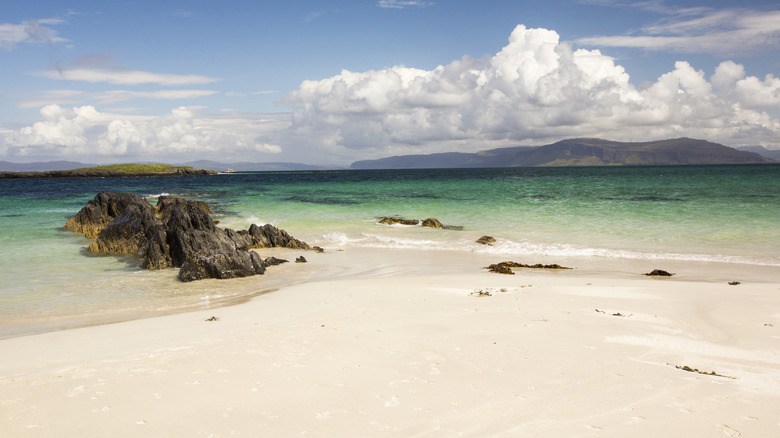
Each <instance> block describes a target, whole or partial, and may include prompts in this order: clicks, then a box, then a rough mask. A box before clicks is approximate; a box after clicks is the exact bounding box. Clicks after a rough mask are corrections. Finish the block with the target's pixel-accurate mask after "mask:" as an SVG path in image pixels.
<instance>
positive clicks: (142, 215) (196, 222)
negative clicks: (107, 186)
mask: <svg viewBox="0 0 780 438" xmlns="http://www.w3.org/2000/svg"><path fill="white" fill-rule="evenodd" d="M210 213H211V209H210V208H209V206H208V205H207V204H206V203H204V202H201V201H190V200H186V199H181V198H174V197H170V196H161V197H160V198H159V199H158V200H157V207H153V206H152V205H150V204H149V203H148V202H146V201H145V200H144V199H143V198H141V197H139V196H137V195H133V194H130V193H112V192H103V193H99V194H98V195H97V196H96V197H95V199H93V200H92V201H89V203H87V205H86V206H85V207H84V208H82V210H81V211H80V212H79V213H77V214H76V215H74V216H73V217H72V218H70V219H69V220H68V222H67V223H66V224H65V226H66V227H67V228H69V229H71V230H73V231H76V232H82V233H84V234H85V235H86V236H87V237H90V238H95V241H94V242H93V243H92V244H90V245H89V247H88V249H87V250H88V252H91V253H97V254H113V255H120V254H125V255H131V256H133V257H135V258H137V259H138V260H140V263H141V266H143V267H144V268H146V269H164V268H171V267H178V268H181V269H180V271H179V278H181V280H182V281H193V280H200V279H203V278H235V277H245V276H249V275H257V274H263V273H264V272H265V268H266V267H267V266H272V265H275V264H279V263H283V262H285V261H284V260H279V259H275V258H273V257H271V258H269V260H265V261H264V260H262V259H261V258H260V256H259V255H257V253H255V252H254V251H250V249H251V248H270V247H285V248H292V249H302V250H313V251H317V252H322V251H323V250H322V248H319V247H311V246H309V245H308V244H306V243H305V242H302V241H300V240H297V239H295V238H293V237H292V236H290V235H289V234H288V233H287V232H286V231H284V230H280V229H278V228H276V227H274V226H272V225H264V226H262V227H259V226H257V225H252V226H251V227H250V228H249V230H247V231H238V232H236V231H233V230H231V229H222V228H218V227H217V226H216V225H215V223H214V221H213V220H212V219H211V216H210V215H209V214H210Z"/></svg>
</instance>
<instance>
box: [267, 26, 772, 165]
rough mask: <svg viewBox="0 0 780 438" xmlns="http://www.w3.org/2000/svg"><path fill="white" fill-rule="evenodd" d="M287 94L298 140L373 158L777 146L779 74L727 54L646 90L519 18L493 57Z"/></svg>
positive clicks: (339, 80) (337, 79)
mask: <svg viewBox="0 0 780 438" xmlns="http://www.w3.org/2000/svg"><path fill="white" fill-rule="evenodd" d="M282 102H283V103H284V104H286V105H288V106H290V107H291V108H293V109H294V110H295V112H294V115H293V125H292V127H291V129H290V131H289V132H288V135H289V136H290V138H295V139H296V141H298V142H299V143H300V142H302V140H303V139H307V140H308V142H309V143H310V144H312V145H315V144H316V145H317V147H319V148H321V149H324V150H330V151H333V153H345V154H346V153H349V151H353V152H352V153H354V151H361V152H360V153H361V154H363V155H375V156H381V155H386V154H388V152H390V153H415V152H417V153H419V152H432V151H441V150H451V149H452V148H453V145H457V146H459V147H460V148H461V149H460V150H464V148H467V149H470V150H478V149H485V148H488V147H500V146H505V145H514V144H518V143H526V144H527V143H530V144H540V143H541V142H544V141H555V140H559V139H562V138H566V137H572V136H597V137H603V138H608V139H616V140H648V139H661V138H669V137H679V136H683V135H684V136H689V137H698V138H705V139H709V140H713V141H720V142H723V143H725V144H729V145H740V144H746V143H747V144H765V145H777V144H778V140H777V138H778V133H780V122H779V121H778V119H777V114H778V109H780V105H778V103H779V102H780V96H779V95H778V79H777V78H774V77H772V76H768V77H767V78H765V79H763V80H760V79H758V78H756V77H752V76H747V75H746V74H745V72H744V68H742V67H741V66H739V65H737V64H734V63H731V62H728V61H727V62H724V63H723V64H721V66H720V67H718V70H717V71H716V72H715V73H714V74H713V75H712V77H711V78H709V79H708V78H707V75H706V74H705V73H704V72H703V71H700V70H696V69H695V68H694V67H693V66H692V65H690V64H689V63H688V62H684V61H681V62H677V63H676V64H675V65H674V69H673V70H672V71H670V72H669V73H666V74H664V75H662V76H661V77H659V78H658V80H657V81H656V82H655V83H653V84H652V85H650V86H648V87H647V88H641V89H640V88H637V87H635V86H634V85H632V84H631V83H630V81H629V75H628V73H627V72H626V71H625V69H624V68H623V67H622V66H620V65H617V64H616V63H615V60H614V59H613V58H611V57H609V56H605V55H603V54H602V53H601V52H600V51H599V50H585V49H577V50H574V49H573V48H572V47H571V45H569V44H566V43H561V42H560V40H559V36H558V34H557V33H556V32H554V31H551V30H546V29H529V28H526V27H525V26H522V25H520V26H517V28H515V30H514V31H513V32H512V34H511V36H510V37H509V42H508V44H507V45H506V46H505V47H504V48H503V49H502V50H501V51H499V52H498V53H497V54H496V55H494V56H492V57H490V58H487V59H473V58H468V57H466V58H463V59H460V60H457V61H454V62H451V63H450V64H447V65H445V66H439V67H437V68H435V69H433V70H421V69H414V68H408V67H403V66H396V67H392V68H387V69H383V70H377V71H367V72H350V71H342V72H341V73H340V74H339V75H336V76H333V77H330V78H325V79H322V80H317V81H305V82H303V83H302V84H301V86H300V87H299V88H298V89H297V90H295V91H294V92H292V93H290V94H289V95H288V96H287V97H286V98H284V99H283V100H282ZM339 151H340V152H339Z"/></svg>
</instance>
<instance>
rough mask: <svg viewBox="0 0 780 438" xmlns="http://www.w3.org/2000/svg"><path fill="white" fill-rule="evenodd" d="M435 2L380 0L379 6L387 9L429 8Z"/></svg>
mask: <svg viewBox="0 0 780 438" xmlns="http://www.w3.org/2000/svg"><path fill="white" fill-rule="evenodd" d="M433 4H434V3H433V2H426V1H414V0H379V2H378V3H377V6H379V7H380V8H386V9H405V8H408V7H417V8H427V7H428V6H433Z"/></svg>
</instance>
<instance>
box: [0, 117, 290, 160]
mask: <svg viewBox="0 0 780 438" xmlns="http://www.w3.org/2000/svg"><path fill="white" fill-rule="evenodd" d="M40 115H41V120H40V121H38V122H36V123H34V124H32V125H30V126H25V127H23V128H21V129H18V130H6V131H4V132H0V149H3V150H5V151H6V152H5V154H6V155H7V156H9V157H39V156H49V157H51V156H60V157H69V158H72V159H73V158H76V159H77V158H79V157H81V158H82V159H84V158H90V159H92V160H93V161H94V160H97V159H100V157H103V159H104V160H106V159H111V160H112V161H118V160H123V159H124V160H130V159H139V158H143V159H145V160H155V159H158V160H161V161H168V162H185V161H189V160H191V159H194V158H201V157H212V158H220V159H225V160H228V159H246V158H247V157H248V156H253V157H258V156H262V155H263V154H265V155H268V154H279V153H281V152H282V148H281V147H280V146H278V145H276V144H274V143H273V142H271V141H268V138H267V137H268V136H267V134H268V133H269V132H278V131H281V130H283V129H284V128H286V127H287V126H288V125H289V121H288V119H289V115H284V116H281V117H278V116H272V115H271V116H269V115H266V116H264V117H262V118H260V117H255V116H252V117H251V118H250V117H247V116H240V115H225V116H222V117H220V116H199V115H197V114H196V113H195V111H194V110H193V109H192V108H187V107H179V108H176V109H174V110H172V111H171V112H170V113H168V114H164V115H162V116H155V117H149V116H122V115H118V114H111V113H102V112H99V111H97V110H96V109H95V108H94V107H93V106H80V107H72V108H64V107H61V106H59V105H47V106H45V107H43V108H42V109H41V111H40Z"/></svg>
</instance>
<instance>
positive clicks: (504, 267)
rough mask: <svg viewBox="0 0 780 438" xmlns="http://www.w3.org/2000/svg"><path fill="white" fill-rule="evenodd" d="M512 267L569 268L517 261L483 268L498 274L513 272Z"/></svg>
mask: <svg viewBox="0 0 780 438" xmlns="http://www.w3.org/2000/svg"><path fill="white" fill-rule="evenodd" d="M512 268H533V269H571V268H567V267H565V266H561V265H559V264H552V265H543V264H541V263H537V264H535V265H526V264H523V263H517V262H511V261H510V262H501V263H496V264H493V265H490V266H486V267H485V269H488V270H490V272H496V273H498V274H514V271H512Z"/></svg>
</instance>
